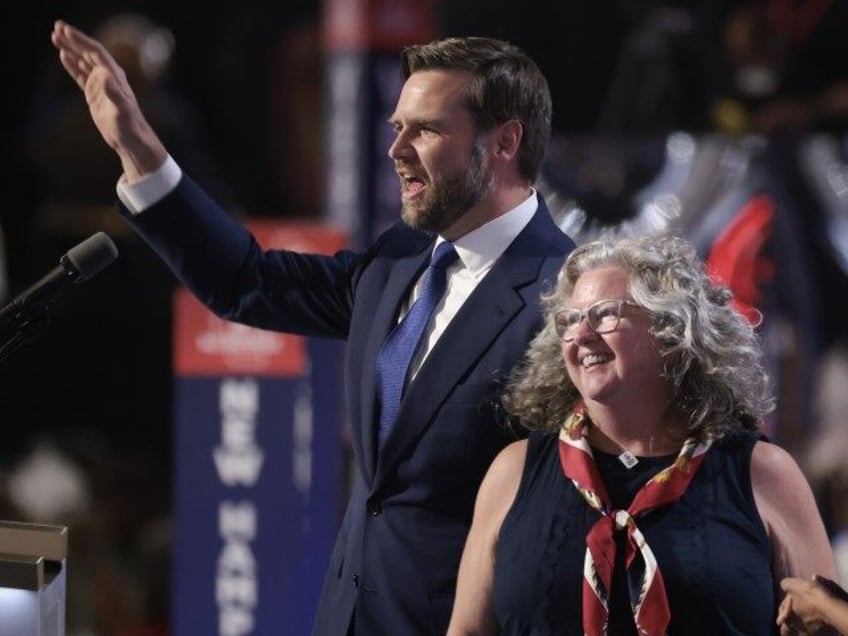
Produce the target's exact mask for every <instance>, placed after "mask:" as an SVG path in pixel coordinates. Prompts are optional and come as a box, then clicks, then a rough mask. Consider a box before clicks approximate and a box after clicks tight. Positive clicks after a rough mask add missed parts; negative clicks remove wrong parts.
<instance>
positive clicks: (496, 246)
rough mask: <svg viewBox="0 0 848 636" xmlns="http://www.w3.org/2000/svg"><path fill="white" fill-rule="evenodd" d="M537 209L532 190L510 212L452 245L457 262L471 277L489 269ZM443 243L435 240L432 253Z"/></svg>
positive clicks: (441, 239)
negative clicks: (457, 258)
mask: <svg viewBox="0 0 848 636" xmlns="http://www.w3.org/2000/svg"><path fill="white" fill-rule="evenodd" d="M538 207H539V201H538V199H537V197H536V190H535V189H532V188H531V192H530V196H529V197H527V198H526V199H525V200H524V201H522V202H521V203H519V204H518V205H517V206H515V207H514V208H512V209H511V210H510V211H509V212H507V213H505V214H501V215H500V216H499V217H497V218H496V219H492V220H491V221H489V222H488V223H484V224H483V225H481V226H480V227H478V228H477V229H475V230H472V231H471V232H469V233H468V234H465V235H463V236H461V237H460V238H458V239H457V240H456V241H454V243H453V245H454V247H455V248H456V253H457V254H458V255H459V260H461V261H462V264H463V265H464V266H465V267H466V268H468V269H469V270H470V271H471V273H472V274H474V273H477V272H478V271H480V270H483V269H486V268H488V267H491V266H492V263H494V262H495V261H496V260H497V259H498V257H500V255H501V254H503V253H504V251H506V248H507V247H509V244H510V243H512V242H513V241H514V240H515V237H516V236H518V235H519V234H520V233H521V230H523V229H524V227H525V226H526V225H527V224H528V223H529V222H530V219H531V218H533V215H534V214H535V213H536V209H537V208H538ZM443 240H444V239H443V238H442V237H441V236H440V237H438V238H437V240H436V245H435V246H434V249H435V247H436V246H438V244H439V243H441V242H442V241H443Z"/></svg>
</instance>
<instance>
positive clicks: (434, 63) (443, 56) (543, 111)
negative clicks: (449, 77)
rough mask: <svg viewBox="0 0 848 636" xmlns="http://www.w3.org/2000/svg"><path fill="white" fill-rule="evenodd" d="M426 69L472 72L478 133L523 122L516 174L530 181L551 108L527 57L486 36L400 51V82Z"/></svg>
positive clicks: (472, 106)
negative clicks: (513, 122)
mask: <svg viewBox="0 0 848 636" xmlns="http://www.w3.org/2000/svg"><path fill="white" fill-rule="evenodd" d="M424 70H460V71H467V72H469V73H471V75H472V76H473V79H472V81H471V83H470V84H469V87H468V107H469V109H470V111H471V114H472V116H473V117H474V121H475V122H476V124H477V127H478V130H479V131H480V132H487V131H489V130H492V129H493V128H495V127H496V126H499V125H500V124H503V123H504V122H507V121H510V120H512V119H515V120H518V121H520V122H521V124H522V126H523V127H524V134H523V137H522V140H521V146H520V148H519V149H518V170H519V172H520V173H521V176H523V177H525V178H526V179H528V180H529V181H530V182H531V183H532V182H534V181H535V180H536V177H537V175H538V173H539V166H540V165H541V164H542V160H543V159H544V157H545V150H546V148H547V143H548V138H549V137H550V134H551V111H552V106H551V94H550V90H549V88H548V82H547V80H546V79H545V76H544V75H543V74H542V71H541V70H540V69H539V67H538V66H537V65H536V63H535V62H534V61H533V60H532V59H531V58H530V57H529V56H528V55H527V53H525V52H524V51H523V50H522V49H521V48H519V47H517V46H515V45H514V44H510V43H508V42H504V41H502V40H496V39H492V38H485V37H452V38H445V39H442V40H436V41H434V42H430V43H429V44H421V45H415V46H408V47H406V48H405V49H404V50H403V52H402V53H401V71H402V73H403V78H404V80H406V79H408V78H409V76H410V75H412V74H413V73H415V72H416V71H424Z"/></svg>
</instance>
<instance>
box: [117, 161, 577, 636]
mask: <svg viewBox="0 0 848 636" xmlns="http://www.w3.org/2000/svg"><path fill="white" fill-rule="evenodd" d="M124 214H125V216H126V217H127V219H128V221H129V222H130V223H131V224H132V225H133V226H134V227H135V229H136V230H137V231H138V233H139V234H141V235H142V236H143V237H144V238H145V239H146V240H147V241H148V242H149V243H150V245H151V246H152V248H153V249H154V250H155V251H156V252H157V253H158V254H159V255H160V256H161V257H162V258H163V259H164V260H165V261H166V262H167V263H168V264H169V265H170V267H171V268H172V269H173V270H174V272H175V274H176V275H177V277H178V278H179V279H180V281H181V282H182V283H184V284H185V285H186V286H187V287H188V288H189V289H191V290H192V292H193V293H194V294H195V295H196V296H197V297H198V298H199V299H200V300H201V301H202V302H203V303H205V304H206V305H207V306H208V307H209V308H210V309H211V310H212V311H214V312H215V313H216V314H218V315H220V316H222V317H224V318H228V319H231V320H235V321H238V322H242V323H245V324H249V325H253V326H256V327H261V328H265V329H272V330H277V331H287V332H292V333H298V334H303V335H308V336H325V337H334V338H344V339H346V340H347V345H346V351H345V394H346V401H347V408H348V414H349V417H350V424H351V435H352V444H353V450H354V455H355V461H356V464H355V471H354V472H355V476H354V483H353V485H352V491H351V496H350V499H349V502H348V505H347V509H346V512H345V514H344V518H343V520H342V523H341V527H340V530H339V534H338V537H337V540H336V544H335V547H334V549H333V554H332V556H331V560H330V568H329V571H328V572H327V574H326V578H325V583H324V589H323V592H322V597H321V602H320V606H319V609H318V615H317V616H316V620H315V627H314V633H315V634H316V635H320V636H324V635H327V636H344V635H345V634H346V633H347V631H348V627H349V625H350V624H351V620H353V621H354V625H355V631H356V634H357V635H358V636H363V635H365V636H369V635H372V634H391V635H402V636H408V635H415V634H438V635H442V634H444V633H445V630H446V628H447V624H448V620H449V618H450V612H451V607H452V604H453V598H454V588H455V584H456V574H457V569H458V565H459V559H460V556H461V553H462V548H463V545H464V542H465V538H466V534H467V532H468V528H469V525H470V523H471V516H472V510H473V505H474V498H475V495H476V492H477V488H478V486H479V485H480V481H481V480H482V478H483V475H484V473H485V471H486V469H487V468H488V466H489V464H490V462H491V461H492V459H493V458H494V456H495V455H496V454H497V452H498V451H499V450H500V449H501V448H503V447H504V446H505V445H506V444H507V443H508V442H509V441H512V440H513V439H515V437H516V433H515V431H510V430H508V429H507V428H506V427H505V425H504V423H503V421H502V419H503V418H502V417H501V416H500V415H501V414H500V412H499V409H498V403H497V396H498V391H499V389H500V388H501V387H502V384H503V381H504V379H505V377H506V374H507V373H508V371H509V370H510V369H511V368H512V367H513V365H514V364H515V363H516V362H518V361H519V360H520V358H521V356H522V354H523V352H524V350H525V348H526V345H527V343H528V341H529V340H530V338H531V337H532V336H533V335H534V334H535V333H536V331H537V330H538V329H539V328H540V327H541V316H540V311H539V297H540V294H541V292H542V291H543V290H544V289H546V288H547V287H546V286H547V285H553V284H554V283H555V281H556V275H557V273H558V271H559V269H560V267H561V266H562V263H563V259H564V257H565V256H566V254H567V253H568V252H569V251H570V250H571V249H572V248H573V247H574V244H573V242H572V241H571V239H569V238H568V237H567V236H566V235H565V234H563V233H562V232H561V231H560V230H559V228H558V227H557V226H556V224H555V223H554V222H553V220H552V219H551V216H550V214H549V212H548V210H547V207H546V206H545V203H544V200H543V199H542V198H541V197H540V198H539V209H538V211H537V212H536V214H535V215H534V216H533V218H532V220H531V221H530V223H529V224H528V225H527V226H526V227H525V229H524V230H523V231H522V232H521V233H520V234H519V235H518V237H517V238H516V239H515V240H514V241H513V243H512V244H511V245H510V246H509V247H508V248H507V250H506V251H505V252H504V254H503V255H502V256H501V258H500V259H498V261H497V262H496V263H495V265H494V266H493V267H492V269H491V270H490V272H489V273H488V275H487V276H486V277H485V278H484V279H483V280H482V281H481V282H480V283H479V285H478V286H477V288H476V289H475V290H474V292H473V293H472V295H471V296H470V297H469V298H468V300H467V301H466V302H465V303H464V305H463V306H462V308H461V309H460V311H459V313H458V314H457V315H456V317H455V318H454V320H453V321H452V322H451V324H450V325H449V326H448V328H447V329H446V330H445V332H444V333H443V335H442V336H441V338H440V339H439V341H438V342H437V344H436V346H435V348H434V349H433V351H432V352H431V353H430V355H429V356H428V358H427V360H426V361H425V364H424V365H423V367H422V368H421V370H420V371H419V373H418V375H417V377H416V379H415V381H414V382H413V383H412V384H411V385H410V387H409V388H408V390H407V392H406V394H405V396H404V398H403V402H402V404H401V407H400V412H399V415H398V424H397V426H396V427H395V429H394V431H393V432H392V434H391V436H390V437H389V438H388V439H387V440H386V442H385V443H384V445H383V447H382V448H380V449H379V450H378V448H377V441H376V440H377V435H376V430H377V426H378V420H379V417H378V409H379V407H378V399H377V387H376V377H377V376H376V371H375V369H376V359H377V352H378V350H379V349H380V346H381V345H382V343H383V341H384V339H385V338H386V335H387V334H388V333H389V331H390V330H391V328H392V327H393V325H394V324H395V322H396V320H397V315H398V312H399V310H400V307H401V306H402V304H403V303H404V301H405V300H406V298H407V295H408V294H409V292H410V290H411V287H412V286H413V284H414V283H415V281H416V279H417V277H418V276H419V275H420V274H421V272H422V270H423V268H424V267H425V266H426V264H427V261H428V259H429V255H430V252H431V249H432V245H433V241H434V237H433V236H431V235H427V234H425V233H422V232H419V231H417V230H413V229H410V228H408V227H406V226H405V225H404V224H402V223H397V224H395V225H394V226H392V227H391V228H390V229H388V230H387V231H386V232H385V233H383V234H382V235H381V236H380V237H379V238H378V239H377V241H376V242H375V243H374V245H373V246H372V247H371V248H370V249H368V250H367V251H365V252H363V253H354V252H352V251H341V252H338V253H336V254H335V255H333V256H325V255H315V254H311V255H309V254H300V253H295V252H290V251H284V250H269V251H263V250H261V249H260V248H259V246H258V245H257V244H256V242H255V240H254V239H253V237H252V236H251V235H250V233H249V232H248V231H247V230H245V229H244V228H243V227H242V225H241V224H240V223H238V222H237V221H236V220H235V219H233V218H232V217H230V216H229V215H228V214H226V213H225V212H224V211H222V210H221V209H220V208H219V207H218V206H217V205H216V204H214V203H213V202H212V201H211V200H210V199H209V198H208V197H207V196H206V195H205V194H204V193H203V192H202V190H200V189H199V188H198V187H197V186H196V185H195V184H194V183H193V182H192V181H191V180H190V179H189V178H188V177H186V176H184V177H183V179H182V180H181V182H180V184H179V186H178V187H177V189H176V190H175V191H174V192H173V193H171V194H170V195H169V196H168V197H166V198H165V199H164V200H163V201H161V202H159V203H157V204H156V205H155V206H153V207H152V208H151V209H149V210H147V211H145V212H144V213H143V214H141V215H137V216H130V215H129V214H128V213H127V211H126V210H124ZM334 433H335V431H334V432H333V434H334Z"/></svg>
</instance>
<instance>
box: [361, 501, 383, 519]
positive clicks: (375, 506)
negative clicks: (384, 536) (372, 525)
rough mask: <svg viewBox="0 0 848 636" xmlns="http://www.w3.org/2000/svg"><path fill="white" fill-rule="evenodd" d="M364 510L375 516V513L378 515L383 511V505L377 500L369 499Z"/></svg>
mask: <svg viewBox="0 0 848 636" xmlns="http://www.w3.org/2000/svg"><path fill="white" fill-rule="evenodd" d="M365 510H366V512H368V514H369V515H371V516H372V517H376V516H377V515H379V514H381V513H382V512H383V507H382V506H381V505H380V502H379V501H371V502H369V503H368V505H367V507H366V508H365Z"/></svg>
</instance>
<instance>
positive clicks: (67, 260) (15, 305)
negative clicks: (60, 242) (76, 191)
mask: <svg viewBox="0 0 848 636" xmlns="http://www.w3.org/2000/svg"><path fill="white" fill-rule="evenodd" d="M116 258H118V248H117V247H115V244H114V243H113V242H112V239H111V238H109V236H108V235H107V234H106V233H105V232H98V233H97V234H94V235H92V236H89V237H88V238H87V239H85V240H84V241H83V242H82V243H79V244H78V245H76V246H74V247H72V248H71V249H69V250H68V251H67V253H65V254H64V255H63V256H62V257H61V258H60V259H59V265H58V266H57V267H55V268H54V269H53V270H52V271H50V272H49V273H48V274H47V275H46V276H44V277H43V278H42V279H41V280H39V281H38V282H37V283H35V284H34V285H32V286H31V287H29V288H28V289H26V290H25V291H23V292H22V293H20V294H19V295H18V296H16V297H15V298H14V300H12V302H10V303H9V304H8V305H6V306H5V307H3V309H0V326H5V324H6V323H7V322H11V321H13V320H17V319H19V318H21V317H24V316H25V312H27V311H28V310H30V309H33V308H34V309H38V310H41V309H43V307H44V305H47V304H48V303H49V302H50V301H51V300H52V299H53V297H54V296H55V295H56V294H57V293H59V291H60V290H61V289H62V288H64V287H65V285H67V284H68V283H70V282H74V283H81V282H83V281H86V280H89V279H91V278H92V277H94V276H96V275H97V274H99V273H100V272H101V271H103V269H104V268H106V267H107V266H108V265H110V264H111V263H112V261H114V260H115V259H116Z"/></svg>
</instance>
